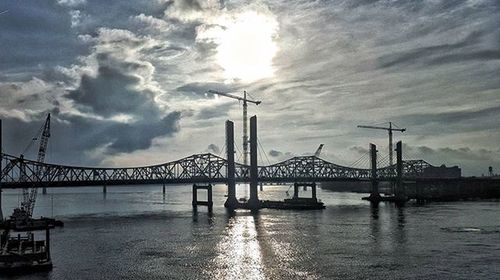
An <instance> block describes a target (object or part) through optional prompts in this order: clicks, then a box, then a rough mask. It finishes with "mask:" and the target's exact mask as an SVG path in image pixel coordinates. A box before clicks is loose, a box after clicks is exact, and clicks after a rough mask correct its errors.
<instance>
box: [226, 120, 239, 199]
mask: <svg viewBox="0 0 500 280" xmlns="http://www.w3.org/2000/svg"><path fill="white" fill-rule="evenodd" d="M226 151H227V199H226V202H225V203H224V207H226V208H229V209H235V208H236V207H237V206H238V200H237V199H236V181H235V179H234V177H235V176H234V173H235V165H234V123H233V122H232V121H229V120H228V121H226Z"/></svg>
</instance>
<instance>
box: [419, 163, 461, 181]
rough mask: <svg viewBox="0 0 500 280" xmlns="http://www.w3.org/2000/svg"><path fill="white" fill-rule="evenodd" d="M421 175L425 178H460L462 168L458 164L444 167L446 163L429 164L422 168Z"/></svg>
mask: <svg viewBox="0 0 500 280" xmlns="http://www.w3.org/2000/svg"><path fill="white" fill-rule="evenodd" d="M422 177H425V178H460V177H462V169H460V167H458V166H452V167H446V165H444V164H443V165H441V166H439V167H438V166H429V167H427V168H425V169H424V172H423V174H422Z"/></svg>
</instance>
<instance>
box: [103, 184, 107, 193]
mask: <svg viewBox="0 0 500 280" xmlns="http://www.w3.org/2000/svg"><path fill="white" fill-rule="evenodd" d="M107 192H108V190H107V188H106V185H103V186H102V193H107Z"/></svg>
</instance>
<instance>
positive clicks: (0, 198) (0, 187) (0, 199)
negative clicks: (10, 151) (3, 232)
mask: <svg viewBox="0 0 500 280" xmlns="http://www.w3.org/2000/svg"><path fill="white" fill-rule="evenodd" d="M1 151H2V120H1V119H0V153H1ZM2 162H3V161H2V158H1V157H0V172H2V170H3V166H2ZM0 220H3V211H2V177H0Z"/></svg>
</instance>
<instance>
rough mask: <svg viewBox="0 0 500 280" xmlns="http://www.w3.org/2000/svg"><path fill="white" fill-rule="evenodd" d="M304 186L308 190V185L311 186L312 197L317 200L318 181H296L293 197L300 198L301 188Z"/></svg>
mask: <svg viewBox="0 0 500 280" xmlns="http://www.w3.org/2000/svg"><path fill="white" fill-rule="evenodd" d="M301 186H302V187H303V189H304V190H307V188H308V187H310V188H311V199H312V200H313V201H315V202H317V201H318V198H317V196H316V183H314V182H313V183H294V184H293V197H292V199H294V200H299V199H300V197H299V188H300V187H301Z"/></svg>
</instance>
